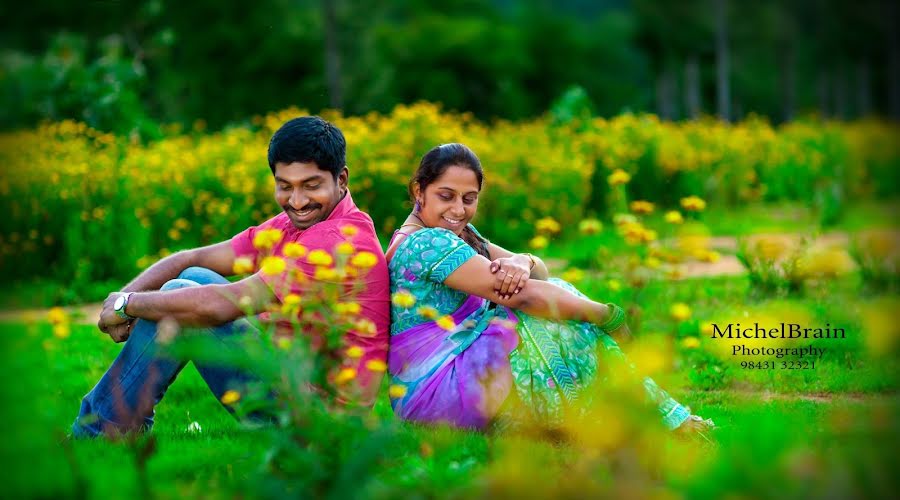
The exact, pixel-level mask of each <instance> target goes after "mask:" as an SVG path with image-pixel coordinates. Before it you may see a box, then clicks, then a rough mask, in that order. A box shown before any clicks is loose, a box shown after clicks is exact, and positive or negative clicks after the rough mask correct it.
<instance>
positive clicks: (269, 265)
mask: <svg viewBox="0 0 900 500" xmlns="http://www.w3.org/2000/svg"><path fill="white" fill-rule="evenodd" d="M285 267H287V264H286V263H285V262H284V259H282V258H281V257H276V256H274V255H270V256H268V257H264V258H263V260H262V263H261V264H260V266H259V268H260V269H261V270H262V272H263V274H268V275H269V276H275V275H276V274H281V273H282V272H284V268H285Z"/></svg>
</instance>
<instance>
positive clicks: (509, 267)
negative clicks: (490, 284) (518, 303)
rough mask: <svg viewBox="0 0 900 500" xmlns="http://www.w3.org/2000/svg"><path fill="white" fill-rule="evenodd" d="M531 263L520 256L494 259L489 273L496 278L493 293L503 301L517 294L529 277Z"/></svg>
mask: <svg viewBox="0 0 900 500" xmlns="http://www.w3.org/2000/svg"><path fill="white" fill-rule="evenodd" d="M531 262H532V261H531V259H529V258H528V256H526V255H521V254H517V255H513V256H512V257H501V258H499V259H494V260H493V261H492V262H491V272H492V273H494V275H495V276H496V279H495V280H494V293H495V294H497V295H498V296H500V297H502V298H504V299H508V298H510V297H512V296H513V295H514V294H517V293H519V292H520V291H521V290H522V288H523V287H524V286H525V283H526V282H528V278H530V277H531Z"/></svg>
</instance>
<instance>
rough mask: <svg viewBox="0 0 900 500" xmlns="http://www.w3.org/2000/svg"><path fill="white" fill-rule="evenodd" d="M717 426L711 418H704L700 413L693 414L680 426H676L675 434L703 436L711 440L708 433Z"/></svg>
mask: <svg viewBox="0 0 900 500" xmlns="http://www.w3.org/2000/svg"><path fill="white" fill-rule="evenodd" d="M715 428H716V424H715V423H714V422H713V421H712V419H711V418H707V419H704V418H703V417H701V416H699V415H691V416H690V417H688V418H687V420H685V421H684V422H682V423H681V425H679V426H678V427H676V428H675V431H674V432H675V434H676V435H678V436H685V437H698V436H699V437H702V438H703V439H705V440H707V441H710V439H709V438H708V437H706V434H707V433H708V432H709V431H712V430H714V429H715Z"/></svg>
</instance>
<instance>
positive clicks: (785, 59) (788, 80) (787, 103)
mask: <svg viewBox="0 0 900 500" xmlns="http://www.w3.org/2000/svg"><path fill="white" fill-rule="evenodd" d="M778 62H779V64H780V65H781V71H779V77H780V83H781V120H782V121H785V122H789V121H791V120H793V119H794V113H795V110H796V109H797V92H796V88H797V81H796V72H795V67H794V45H793V44H792V43H790V42H787V43H784V44H783V45H782V47H781V50H780V51H779V59H778Z"/></svg>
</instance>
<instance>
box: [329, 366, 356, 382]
mask: <svg viewBox="0 0 900 500" xmlns="http://www.w3.org/2000/svg"><path fill="white" fill-rule="evenodd" d="M355 378H356V370H355V369H353V368H341V371H339V372H338V374H337V375H336V376H335V377H334V382H335V383H336V384H346V383H347V382H349V381H351V380H353V379H355Z"/></svg>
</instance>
